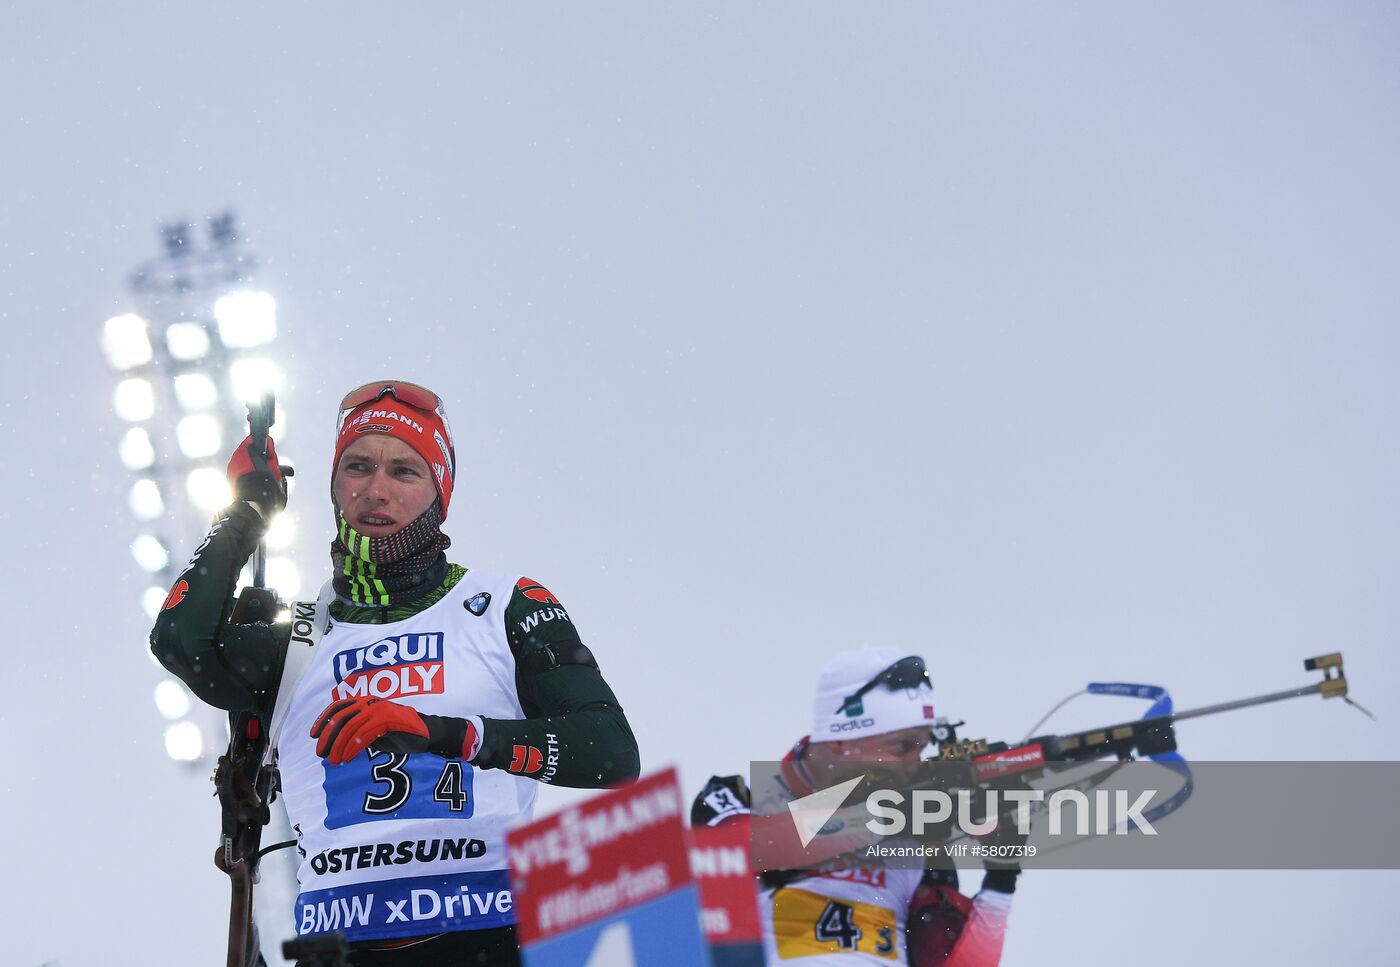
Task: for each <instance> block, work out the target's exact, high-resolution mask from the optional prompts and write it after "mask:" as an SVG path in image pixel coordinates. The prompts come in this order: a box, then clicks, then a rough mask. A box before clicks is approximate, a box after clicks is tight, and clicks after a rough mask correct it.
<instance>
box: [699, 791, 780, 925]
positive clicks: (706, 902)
mask: <svg viewBox="0 0 1400 967" xmlns="http://www.w3.org/2000/svg"><path fill="white" fill-rule="evenodd" d="M745 818H747V817H745ZM690 837H691V840H690V842H691V845H690V869H691V872H692V873H694V874H695V880H696V882H697V883H698V884H699V885H700V907H701V911H700V922H701V923H702V924H703V925H704V928H705V939H706V940H707V941H708V942H710V943H712V944H730V943H758V942H760V941H761V940H762V939H763V931H762V928H761V927H760V925H759V922H758V887H757V885H756V883H755V882H754V873H753V871H752V870H751V869H750V868H749V824H748V823H747V822H728V823H724V824H723V825H721V826H714V827H705V826H702V827H700V828H698V829H692V830H691V831H690Z"/></svg>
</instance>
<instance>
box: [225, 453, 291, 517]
mask: <svg viewBox="0 0 1400 967" xmlns="http://www.w3.org/2000/svg"><path fill="white" fill-rule="evenodd" d="M228 481H229V483H230V484H232V485H233V493H234V496H235V497H236V499H238V500H250V501H252V502H253V503H255V504H257V505H258V509H259V510H261V511H262V514H263V519H265V520H266V519H270V518H271V517H272V515H273V514H275V513H277V512H278V511H279V510H281V509H282V508H283V507H286V506H287V481H286V478H285V477H283V475H282V468H281V466H279V465H278V463H277V448H276V447H275V446H273V443H272V437H268V438H267V457H266V459H264V458H263V456H262V454H260V453H258V452H257V448H256V447H255V446H253V438H252V437H251V436H249V437H245V438H244V440H243V442H242V443H240V444H239V445H238V449H237V450H235V451H233V456H232V457H231V458H230V459H229V462H228Z"/></svg>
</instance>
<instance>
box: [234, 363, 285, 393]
mask: <svg viewBox="0 0 1400 967" xmlns="http://www.w3.org/2000/svg"><path fill="white" fill-rule="evenodd" d="M228 378H229V382H230V383H232V384H233V395H234V396H235V397H237V398H238V399H240V400H242V401H243V402H245V403H255V402H257V401H258V400H259V399H261V398H262V395H263V393H265V392H267V391H268V390H271V391H272V392H274V393H276V392H277V391H278V390H280V389H281V388H282V371H281V370H280V369H278V368H277V364H276V363H275V362H273V361H272V360H271V359H268V358H266V357H264V356H250V357H248V358H247V359H240V360H238V361H237V362H235V363H234V364H233V365H232V366H230V367H229V368H228Z"/></svg>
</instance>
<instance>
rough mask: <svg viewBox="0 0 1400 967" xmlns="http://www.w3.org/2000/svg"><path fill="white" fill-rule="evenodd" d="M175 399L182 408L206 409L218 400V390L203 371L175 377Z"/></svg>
mask: <svg viewBox="0 0 1400 967" xmlns="http://www.w3.org/2000/svg"><path fill="white" fill-rule="evenodd" d="M175 399H176V400H177V401H178V402H179V404H180V408H181V409H183V410H207V409H209V408H211V407H212V406H213V405H214V404H215V403H217V402H219V390H218V387H216V386H215V385H214V381H213V380H212V379H210V378H209V376H208V375H207V374H205V373H182V374H180V375H179V376H176V377H175Z"/></svg>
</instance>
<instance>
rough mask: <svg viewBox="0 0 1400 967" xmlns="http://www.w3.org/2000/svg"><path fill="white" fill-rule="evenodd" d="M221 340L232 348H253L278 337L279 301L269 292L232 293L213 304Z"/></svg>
mask: <svg viewBox="0 0 1400 967" xmlns="http://www.w3.org/2000/svg"><path fill="white" fill-rule="evenodd" d="M214 318H215V319H216V320H218V323H219V338H220V339H222V340H223V342H224V345H225V346H228V347H229V348H231V349H251V348H252V347H254V346H261V345H263V344H264V343H269V342H272V340H273V339H275V338H276V337H277V302H276V300H275V299H273V298H272V296H271V295H269V294H268V293H266V292H230V293H229V294H228V295H226V296H223V297H221V298H220V299H219V301H218V302H215V303H214Z"/></svg>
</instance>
